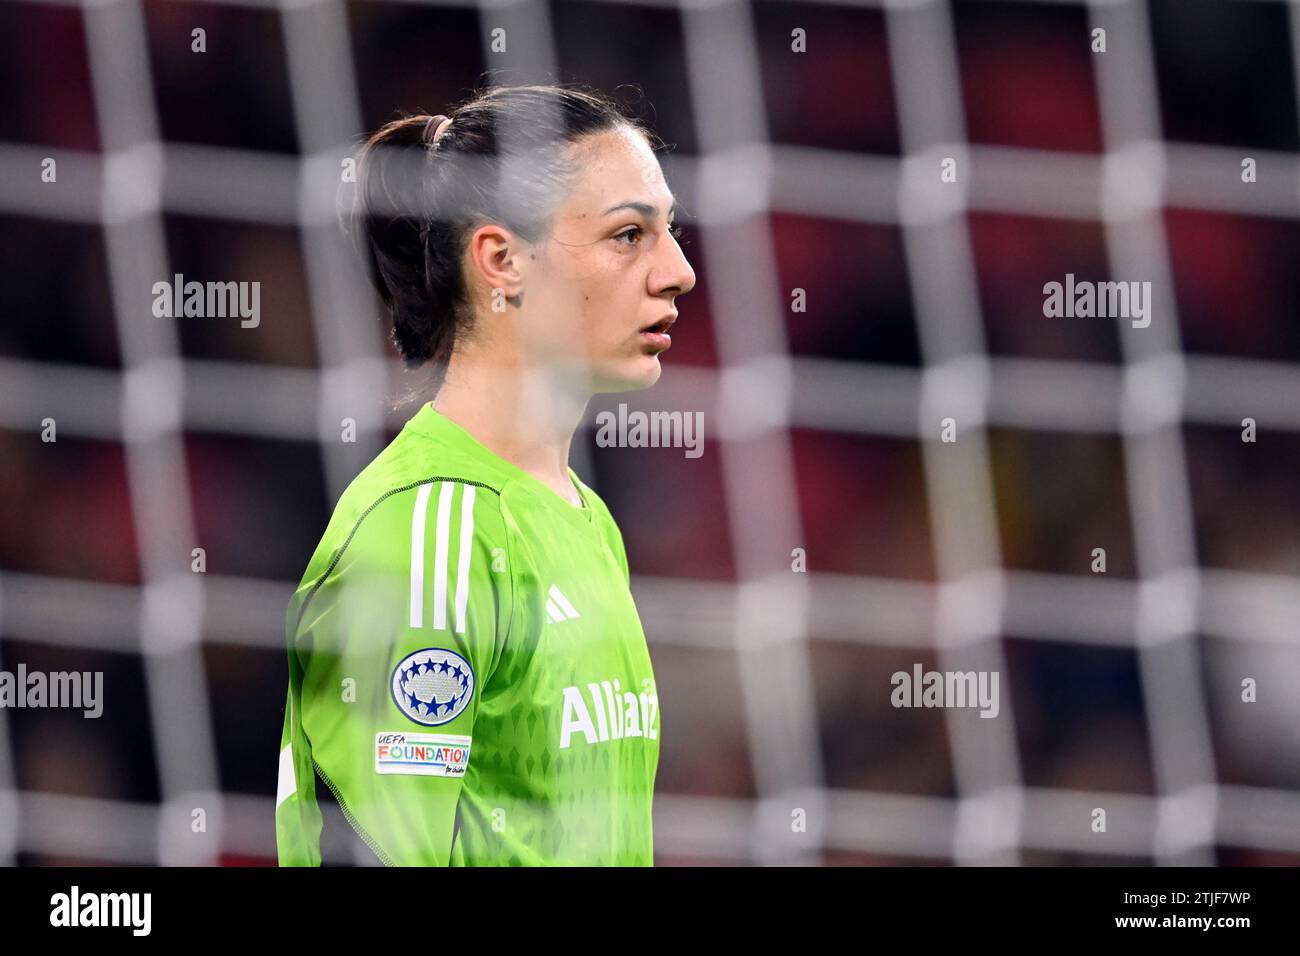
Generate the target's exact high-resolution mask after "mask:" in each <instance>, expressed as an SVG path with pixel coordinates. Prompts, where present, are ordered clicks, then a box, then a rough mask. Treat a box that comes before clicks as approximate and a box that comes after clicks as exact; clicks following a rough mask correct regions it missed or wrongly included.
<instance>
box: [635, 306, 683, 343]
mask: <svg viewBox="0 0 1300 956" xmlns="http://www.w3.org/2000/svg"><path fill="white" fill-rule="evenodd" d="M675 321H677V313H675V312H674V313H673V314H672V315H667V316H664V317H663V318H662V319H660V320H659V321H658V322H655V323H654V324H653V325H647V326H646V327H645V328H644V329H642V330H641V341H642V342H643V343H644V344H645V345H646V346H647V347H649V348H654V349H656V350H657V351H660V352H662V351H663V350H664V349H666V348H668V347H669V346H670V345H672V344H673V340H672V338H671V337H670V336H669V335H668V329H669V328H671V327H672V324H673V323H674V322H675Z"/></svg>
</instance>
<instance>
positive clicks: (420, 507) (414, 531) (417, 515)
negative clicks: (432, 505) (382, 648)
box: [411, 483, 432, 627]
mask: <svg viewBox="0 0 1300 956" xmlns="http://www.w3.org/2000/svg"><path fill="white" fill-rule="evenodd" d="M431 487H432V486H431V485H429V484H427V483H426V484H423V485H421V486H420V490H419V491H418V492H416V495H415V510H414V511H413V512H412V513H411V627H423V626H424V525H425V514H426V512H427V511H428V507H429V489H430V488H431Z"/></svg>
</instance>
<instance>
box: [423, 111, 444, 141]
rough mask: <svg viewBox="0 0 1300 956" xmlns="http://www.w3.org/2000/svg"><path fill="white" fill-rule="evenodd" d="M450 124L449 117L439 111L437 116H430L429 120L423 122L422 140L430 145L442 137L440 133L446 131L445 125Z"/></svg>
mask: <svg viewBox="0 0 1300 956" xmlns="http://www.w3.org/2000/svg"><path fill="white" fill-rule="evenodd" d="M450 125H451V118H450V117H447V116H443V115H442V114H441V113H439V114H438V115H437V116H430V117H429V122H427V123H425V124H424V141H425V142H426V143H428V144H429V145H431V146H432V145H433V144H434V143H436V142H438V140H439V139H441V138H442V134H443V133H444V132H445V131H446V129H447V127H448V126H450ZM435 127H436V128H435ZM431 129H432V130H433V136H432V137H430V136H429V130H431Z"/></svg>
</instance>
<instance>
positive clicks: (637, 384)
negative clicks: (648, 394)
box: [597, 353, 664, 392]
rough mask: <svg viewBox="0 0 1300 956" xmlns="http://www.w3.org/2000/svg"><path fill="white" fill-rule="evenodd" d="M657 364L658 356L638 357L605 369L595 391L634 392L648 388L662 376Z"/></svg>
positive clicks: (661, 369)
mask: <svg viewBox="0 0 1300 956" xmlns="http://www.w3.org/2000/svg"><path fill="white" fill-rule="evenodd" d="M663 371H664V370H663V366H662V365H660V364H659V355H658V354H657V353H656V354H654V355H639V356H637V357H636V358H635V359H633V360H632V361H630V362H627V363H625V364H621V365H619V366H617V367H615V368H610V369H607V370H606V372H605V374H603V375H601V376H600V379H599V382H598V387H597V390H598V391H601V392H635V391H638V390H639V389H643V388H649V387H650V386H652V385H654V384H655V382H657V381H659V376H660V375H662V374H663Z"/></svg>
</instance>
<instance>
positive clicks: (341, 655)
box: [275, 404, 659, 866]
mask: <svg viewBox="0 0 1300 956" xmlns="http://www.w3.org/2000/svg"><path fill="white" fill-rule="evenodd" d="M569 474H570V477H571V478H572V479H573V482H574V485H575V487H576V488H577V489H578V491H579V493H580V495H581V497H582V499H583V502H584V506H583V507H581V508H579V507H576V506H574V505H572V504H570V503H569V502H567V501H565V500H564V499H563V498H562V497H561V496H560V495H559V494H557V493H556V492H555V491H553V490H552V489H551V488H549V487H547V486H546V485H545V484H544V483H543V482H541V481H540V480H538V479H537V478H535V477H533V476H532V475H529V474H528V473H527V472H525V471H523V470H521V469H520V468H518V467H516V466H515V465H512V464H510V463H509V462H507V461H505V460H504V459H502V458H500V457H498V456H497V455H494V454H493V453H492V452H490V451H488V450H487V449H486V448H485V447H483V445H481V444H480V443H479V442H478V441H476V440H475V439H474V438H473V437H472V436H471V435H470V434H469V433H468V432H466V431H465V430H464V429H462V428H461V427H460V426H459V425H457V424H455V423H454V422H452V421H451V420H450V419H448V418H447V417H446V416H444V415H442V414H441V413H439V412H438V411H437V410H435V409H434V408H433V406H432V405H427V404H426V405H424V406H423V407H422V408H421V409H420V411H419V412H418V413H417V414H416V415H415V416H414V417H413V418H411V420H410V421H408V422H407V423H406V425H405V427H404V428H403V429H402V431H401V432H400V434H399V435H398V436H397V437H396V438H395V439H394V440H393V442H392V443H391V444H389V445H388V447H387V448H385V449H384V451H383V452H382V453H380V455H379V456H378V457H377V458H376V459H375V460H374V461H373V462H371V463H370V465H369V466H367V467H366V468H365V469H364V470H363V471H362V472H361V474H360V475H358V476H357V477H356V479H355V480H354V481H353V482H352V483H351V485H349V487H348V489H347V491H345V492H344V494H343V496H342V497H341V498H340V500H339V503H338V506H337V507H336V509H335V511H334V514H333V517H332V518H331V520H330V523H329V526H328V527H327V529H326V531H325V534H324V536H323V537H322V538H321V542H320V544H319V546H318V547H317V548H316V552H315V554H314V555H313V556H312V558H311V562H310V564H309V565H308V567H307V572H306V574H305V575H304V576H303V579H302V582H301V584H300V585H299V586H298V589H297V591H295V593H294V596H293V599H292V601H291V602H290V604H289V609H288V614H287V621H286V624H287V635H288V650H289V692H288V699H287V701H286V705H285V720H284V729H283V732H282V734H281V738H280V770H279V788H278V791H277V796H276V810H275V824H276V842H277V844H278V850H279V859H280V863H281V864H282V865H319V863H320V835H321V827H322V814H321V811H320V809H319V806H318V804H317V798H316V778H317V777H319V778H320V780H321V782H322V783H323V784H324V786H326V787H328V788H329V790H330V791H331V793H332V794H333V795H334V797H335V798H336V799H337V801H338V803H339V805H340V807H341V808H342V810H343V813H344V815H345V816H346V818H347V819H348V822H349V823H350V824H351V825H352V827H353V828H354V829H355V830H356V831H357V833H358V834H359V835H360V837H361V839H363V840H364V841H365V843H366V844H367V845H368V846H369V847H370V848H371V849H372V850H373V851H374V852H375V854H376V855H377V856H378V858H379V859H380V860H381V861H382V862H384V863H387V864H390V865H408V864H409V865H448V864H450V865H455V866H472V865H487V864H508V865H528V864H558V865H651V864H652V863H653V838H652V828H651V800H652V797H653V793H654V781H655V771H656V768H657V766H658V760H659V698H658V695H657V693H656V688H655V680H654V671H653V670H652V668H651V665H650V655H649V651H648V649H647V647H646V640H645V634H644V633H643V631H642V629H641V622H640V619H639V617H638V615H637V610H636V606H635V604H634V602H633V600H632V594H631V591H630V590H629V587H628V584H629V578H628V566H627V556H626V554H625V552H624V550H623V540H622V536H621V534H620V533H619V530H618V526H617V525H616V524H615V523H614V519H613V518H612V517H611V515H610V513H609V510H608V509H607V508H606V507H605V504H604V502H603V501H601V499H600V498H599V496H597V495H596V494H595V493H594V492H593V491H592V490H591V489H590V488H588V487H587V486H586V485H585V484H584V483H583V482H582V481H581V480H580V479H579V478H578V476H577V474H576V473H574V472H573V471H572V469H570V471H569Z"/></svg>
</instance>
